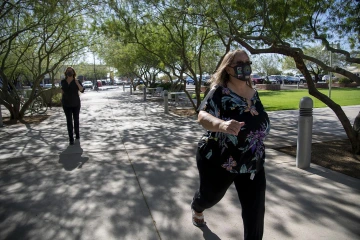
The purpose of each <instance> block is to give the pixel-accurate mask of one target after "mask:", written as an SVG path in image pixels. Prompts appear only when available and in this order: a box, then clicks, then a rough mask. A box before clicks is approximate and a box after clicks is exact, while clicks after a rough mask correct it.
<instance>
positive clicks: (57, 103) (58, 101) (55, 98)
mask: <svg viewBox="0 0 360 240" xmlns="http://www.w3.org/2000/svg"><path fill="white" fill-rule="evenodd" d="M61 97H62V96H61V93H58V94H55V95H53V96H52V98H51V101H52V106H57V107H59V106H61Z"/></svg>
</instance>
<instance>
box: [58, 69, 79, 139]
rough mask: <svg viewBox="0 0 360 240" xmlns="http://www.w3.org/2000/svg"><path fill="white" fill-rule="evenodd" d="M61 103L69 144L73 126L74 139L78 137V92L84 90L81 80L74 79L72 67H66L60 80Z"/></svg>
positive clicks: (74, 74) (72, 136)
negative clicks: (63, 76)
mask: <svg viewBox="0 0 360 240" xmlns="http://www.w3.org/2000/svg"><path fill="white" fill-rule="evenodd" d="M61 90H62V99H61V102H62V105H63V109H64V113H65V116H66V125H67V130H68V134H69V142H70V145H73V144H74V133H73V129H74V127H75V135H76V139H80V132H79V114H80V107H81V103H80V97H79V92H82V93H83V92H84V87H83V86H82V84H81V82H79V81H78V80H77V79H76V72H75V70H74V69H73V68H72V67H67V68H66V71H65V79H63V80H62V81H61ZM73 118H74V124H73Z"/></svg>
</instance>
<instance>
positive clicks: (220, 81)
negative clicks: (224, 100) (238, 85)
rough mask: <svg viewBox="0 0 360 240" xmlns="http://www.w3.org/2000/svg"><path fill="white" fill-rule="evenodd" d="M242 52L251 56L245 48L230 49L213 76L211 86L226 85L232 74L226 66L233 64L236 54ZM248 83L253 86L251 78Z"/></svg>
mask: <svg viewBox="0 0 360 240" xmlns="http://www.w3.org/2000/svg"><path fill="white" fill-rule="evenodd" d="M242 53H243V54H246V56H248V57H249V55H248V54H247V53H246V52H245V51H244V50H241V49H237V50H234V51H230V52H228V53H227V54H226V55H225V56H224V58H223V60H222V62H221V64H220V66H219V67H218V69H217V70H216V71H215V73H214V74H213V75H212V77H211V80H210V88H212V87H213V86H216V85H220V86H223V87H226V85H227V82H228V81H229V80H230V75H229V74H228V73H227V71H226V67H228V66H230V65H231V63H232V61H233V60H234V58H235V56H236V54H242ZM246 84H247V85H249V86H250V87H251V86H252V83H251V79H249V80H247V81H246Z"/></svg>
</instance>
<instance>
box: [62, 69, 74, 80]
mask: <svg viewBox="0 0 360 240" xmlns="http://www.w3.org/2000/svg"><path fill="white" fill-rule="evenodd" d="M68 69H71V70H72V71H73V73H74V75H73V78H74V79H76V72H75V69H74V68H73V67H70V66H69V67H67V68H66V70H65V72H64V74H65V79H66V78H67V76H66V72H67V70H68Z"/></svg>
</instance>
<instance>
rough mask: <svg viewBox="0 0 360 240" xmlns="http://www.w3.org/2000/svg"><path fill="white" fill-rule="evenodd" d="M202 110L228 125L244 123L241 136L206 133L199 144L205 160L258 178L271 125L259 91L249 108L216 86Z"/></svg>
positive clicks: (245, 102) (240, 99) (230, 93)
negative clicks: (230, 121)
mask: <svg viewBox="0 0 360 240" xmlns="http://www.w3.org/2000/svg"><path fill="white" fill-rule="evenodd" d="M199 110H203V111H206V112H208V113H210V114H211V115H213V116H215V117H217V118H220V119H222V120H225V121H227V120H231V119H234V120H237V121H239V122H245V125H244V126H243V127H242V128H241V130H240V132H239V134H238V136H235V135H232V134H227V133H221V132H211V131H207V133H206V134H204V135H203V136H202V138H201V139H200V141H199V143H198V151H199V153H200V154H201V155H202V156H203V157H205V158H206V159H208V160H209V161H212V162H213V163H215V164H218V166H219V167H222V168H224V169H226V170H227V171H229V172H231V173H235V174H241V173H252V174H255V173H256V172H257V171H260V170H261V169H263V165H264V162H265V146H264V140H265V137H266V135H267V134H268V133H269V130H270V121H269V118H268V115H267V113H266V112H265V110H264V107H263V105H262V104H261V101H260V98H259V94H258V92H257V91H255V94H254V96H253V97H252V98H251V106H248V103H247V101H246V99H245V98H243V97H241V96H239V95H237V94H236V93H234V92H232V91H231V90H230V89H229V88H226V87H222V86H214V87H213V88H212V89H211V90H210V92H209V93H208V94H207V96H206V98H205V99H204V100H203V102H202V103H201V105H200V108H199ZM252 113H253V114H252Z"/></svg>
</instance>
